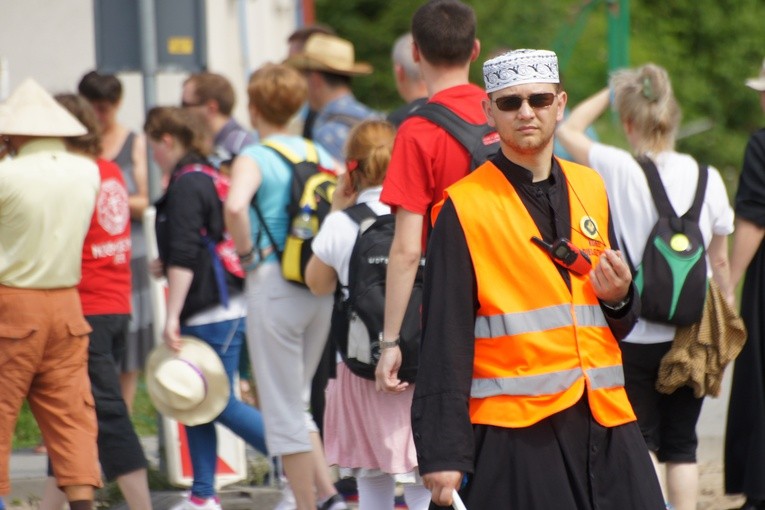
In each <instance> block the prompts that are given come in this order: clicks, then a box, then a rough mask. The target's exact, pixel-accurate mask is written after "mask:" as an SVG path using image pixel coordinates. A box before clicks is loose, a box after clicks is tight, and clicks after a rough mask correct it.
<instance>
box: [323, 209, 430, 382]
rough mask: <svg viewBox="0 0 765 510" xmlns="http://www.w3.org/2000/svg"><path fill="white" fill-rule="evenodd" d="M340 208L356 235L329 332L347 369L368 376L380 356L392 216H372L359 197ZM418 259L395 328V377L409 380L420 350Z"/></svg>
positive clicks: (373, 373) (420, 298) (421, 262)
mask: <svg viewBox="0 0 765 510" xmlns="http://www.w3.org/2000/svg"><path fill="white" fill-rule="evenodd" d="M343 212H345V214H347V215H348V216H349V217H350V218H351V219H352V220H353V221H354V222H356V223H357V224H358V225H359V235H358V237H357V238H356V243H355V244H354V246H353V251H352V253H351V259H350V265H349V270H348V287H347V290H348V298H347V299H343V296H342V293H341V292H337V293H335V313H334V314H333V324H332V332H333V333H332V335H333V340H334V341H335V343H336V345H337V349H338V351H339V352H340V355H341V356H342V358H343V361H345V364H346V365H347V366H348V368H349V369H350V370H351V372H353V373H354V374H356V375H358V376H359V377H363V378H365V379H371V380H374V378H375V366H376V365H377V362H378V360H379V359H380V347H379V336H380V333H381V332H382V330H383V317H384V312H385V277H386V273H387V269H388V254H389V252H390V246H391V243H392V241H393V232H394V230H395V216H394V215H393V214H383V215H380V216H377V215H376V214H375V212H374V211H373V210H372V209H371V208H370V207H369V206H368V205H366V204H363V203H362V204H356V205H354V206H351V207H349V208H347V209H345V210H344V211H343ZM424 260H425V259H421V260H420V267H419V268H418V269H417V275H416V277H415V280H414V287H413V288H412V295H411V297H410V298H409V304H408V305H407V309H406V314H405V315H404V322H403V323H402V324H401V331H400V333H399V335H400V347H401V354H402V362H401V368H400V369H399V372H398V377H399V378H400V379H401V380H403V381H409V382H414V379H415V376H416V375H417V364H418V357H419V352H420V333H421V319H420V306H421V303H422V270H423V266H424Z"/></svg>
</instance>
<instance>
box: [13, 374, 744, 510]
mask: <svg viewBox="0 0 765 510" xmlns="http://www.w3.org/2000/svg"><path fill="white" fill-rule="evenodd" d="M729 379H730V370H728V371H727V374H726V378H725V380H724V381H723V388H722V395H723V396H722V397H721V398H719V399H707V400H706V402H705V403H704V409H703V410H702V413H701V418H700V419H699V425H698V432H699V436H700V444H699V453H698V456H699V471H700V497H699V506H698V510H729V509H734V508H738V507H739V506H741V504H742V503H743V498H741V497H731V496H725V495H724V494H723V464H722V458H723V437H724V433H725V414H726V412H727V395H728V392H729V384H730V381H729ZM143 441H144V448H145V450H146V453H147V456H148V457H149V460H150V461H151V462H153V463H156V462H157V441H156V438H151V437H150V438H143ZM45 462H46V460H45V456H44V455H39V454H36V453H34V452H33V451H32V450H31V449H30V450H21V451H16V452H14V454H13V457H12V458H11V478H12V483H13V492H12V493H11V496H10V497H8V498H6V503H7V505H8V508H9V509H14V510H35V509H36V508H37V504H36V502H37V501H39V498H40V493H41V490H42V485H43V481H44V477H45ZM181 494H182V493H181V492H180V491H169V492H155V493H153V494H152V496H153V500H154V510H167V509H168V508H169V507H170V506H171V505H172V504H173V503H175V502H176V501H178V499H179V498H180V497H181ZM221 496H222V500H223V507H224V509H225V510H240V509H241V510H244V509H248V510H251V509H255V510H273V508H274V507H275V506H276V504H277V503H278V501H279V498H280V494H279V492H278V491H277V490H276V489H275V488H272V487H229V488H227V489H225V490H223V491H222V492H221ZM112 508H113V510H127V508H126V507H125V506H124V505H120V506H114V507H112Z"/></svg>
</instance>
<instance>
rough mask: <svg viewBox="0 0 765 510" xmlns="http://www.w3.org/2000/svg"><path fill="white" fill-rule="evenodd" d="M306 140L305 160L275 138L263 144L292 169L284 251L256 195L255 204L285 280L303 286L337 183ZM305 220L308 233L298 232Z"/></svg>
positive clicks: (254, 206) (312, 145)
mask: <svg viewBox="0 0 765 510" xmlns="http://www.w3.org/2000/svg"><path fill="white" fill-rule="evenodd" d="M305 143H306V154H307V156H306V157H305V159H302V158H300V157H298V156H297V155H296V154H294V153H293V152H292V151H291V150H290V149H289V147H287V146H285V145H282V144H279V143H277V142H274V141H272V140H269V141H266V142H263V143H262V144H261V145H262V146H263V147H268V148H269V149H271V150H272V151H274V152H275V153H276V154H278V155H279V157H280V158H281V159H282V160H283V161H284V162H286V163H287V164H288V165H289V166H290V168H291V169H292V179H291V183H290V200H289V202H288V203H287V215H288V217H289V225H290V230H289V231H288V232H287V238H286V240H285V243H284V250H283V251H280V250H279V249H278V247H277V246H278V245H277V244H276V240H275V239H274V236H273V234H271V231H269V230H268V227H266V222H265V220H264V219H263V214H262V213H261V211H260V208H259V207H258V204H257V201H256V197H253V198H252V207H253V209H255V214H256V215H257V217H258V220H260V226H261V227H262V228H263V231H264V232H265V233H266V236H267V237H268V240H269V242H270V243H271V245H272V246H273V247H274V251H275V252H276V254H277V255H278V257H279V260H280V261H281V270H282V276H283V277H284V279H285V280H287V281H289V282H292V283H297V284H300V285H305V267H306V265H307V264H308V261H309V260H310V259H311V255H312V254H313V251H312V250H311V242H312V241H313V237H314V236H315V235H316V232H318V230H319V227H320V226H321V223H322V222H323V221H324V218H325V217H326V216H327V214H329V210H330V208H331V206H332V195H333V194H334V192H335V187H336V186H337V178H336V177H335V174H334V173H332V172H330V171H327V170H326V169H323V168H322V167H321V166H320V165H319V155H318V152H317V151H316V146H315V145H314V143H313V142H312V141H310V140H305ZM256 196H257V193H256ZM301 221H302V222H303V223H305V224H303V225H301V226H302V227H308V232H305V233H304V234H303V235H297V233H296V231H299V230H300V228H299V227H298V225H299V223H300V222H301Z"/></svg>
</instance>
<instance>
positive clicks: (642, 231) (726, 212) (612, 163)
mask: <svg viewBox="0 0 765 510" xmlns="http://www.w3.org/2000/svg"><path fill="white" fill-rule="evenodd" d="M650 157H651V159H652V160H653V161H654V163H656V167H657V168H658V170H659V176H660V177H661V182H662V184H664V189H665V190H666V191H667V196H668V197H669V201H670V203H671V204H672V207H673V208H674V209H675V212H676V213H677V214H678V215H680V216H682V215H683V214H685V213H686V212H687V211H688V209H690V208H691V205H692V203H693V198H694V196H695V195H696V185H697V183H698V175H699V172H698V164H697V163H696V160H695V159H693V158H692V157H691V156H688V155H687V154H680V153H677V152H674V151H665V152H661V153H659V154H650ZM589 159H590V166H591V167H592V168H594V169H595V170H597V171H598V173H599V174H600V175H601V176H602V177H603V180H604V181H605V183H606V190H607V191H608V197H609V204H610V206H611V214H612V215H613V223H614V230H615V231H616V236H617V239H619V242H620V244H621V246H622V249H626V251H627V253H628V254H629V257H630V259H631V260H632V262H633V263H634V264H638V263H639V261H640V260H641V259H642V258H643V249H644V248H645V243H646V240H647V239H648V235H649V234H650V233H651V229H653V226H654V224H655V223H656V221H657V220H658V219H659V213H658V212H657V211H656V206H654V203H653V199H652V197H651V191H650V189H649V188H648V181H647V180H646V177H645V174H644V173H643V169H642V168H641V167H640V165H639V164H638V162H637V161H635V158H634V157H633V156H632V155H631V154H630V153H629V152H627V151H625V150H623V149H619V148H616V147H611V146H608V145H603V144H601V143H595V144H593V146H592V148H591V149H590V154H589ZM699 227H700V229H701V234H702V235H703V236H704V245H705V246H707V247H708V246H709V243H710V241H711V240H712V235H728V234H730V233H732V232H733V209H732V208H731V206H730V202H729V200H728V193H727V192H726V190H725V184H724V183H723V180H722V177H720V173H719V172H718V171H717V169H716V168H714V167H711V166H710V167H709V179H708V182H707V189H706V194H705V195H704V203H703V204H702V206H701V216H700V218H699ZM707 272H708V274H709V276H710V277H711V275H712V271H711V265H710V264H709V259H708V258H707ZM674 336H675V327H674V326H668V325H666V324H660V323H656V322H651V321H648V320H646V319H644V318H642V317H641V318H640V319H639V320H638V322H637V324H635V327H634V329H633V330H632V332H631V333H630V334H629V336H627V338H626V339H625V342H633V343H644V344H647V343H658V342H667V341H670V340H672V338H674Z"/></svg>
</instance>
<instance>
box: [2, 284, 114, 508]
mask: <svg viewBox="0 0 765 510" xmlns="http://www.w3.org/2000/svg"><path fill="white" fill-rule="evenodd" d="M90 331H91V329H90V326H89V325H88V323H87V322H86V321H85V318H84V317H83V315H82V307H81V305H80V298H79V296H78V295H77V290H76V289H55V290H29V289H17V288H12V287H4V286H0V374H2V383H1V384H2V390H1V391H0V495H4V494H8V493H9V492H10V482H9V476H8V464H9V456H10V452H11V444H12V439H13V431H14V428H15V424H16V419H17V418H18V414H19V410H20V409H21V405H22V403H23V401H24V398H26V399H27V400H28V401H29V406H30V408H31V409H32V413H33V414H34V416H35V419H36V420H37V423H38V425H39V426H40V431H41V432H42V436H43V440H44V441H45V445H46V447H47V448H48V454H49V455H50V458H51V462H52V463H53V466H54V471H55V475H56V479H57V482H58V485H59V486H60V487H68V486H73V485H92V486H94V487H100V486H101V473H100V469H99V466H98V449H97V447H96V436H97V432H98V430H97V423H96V413H95V408H94V403H93V395H92V393H91V391H90V380H89V379H88V364H87V361H88V333H90Z"/></svg>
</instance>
